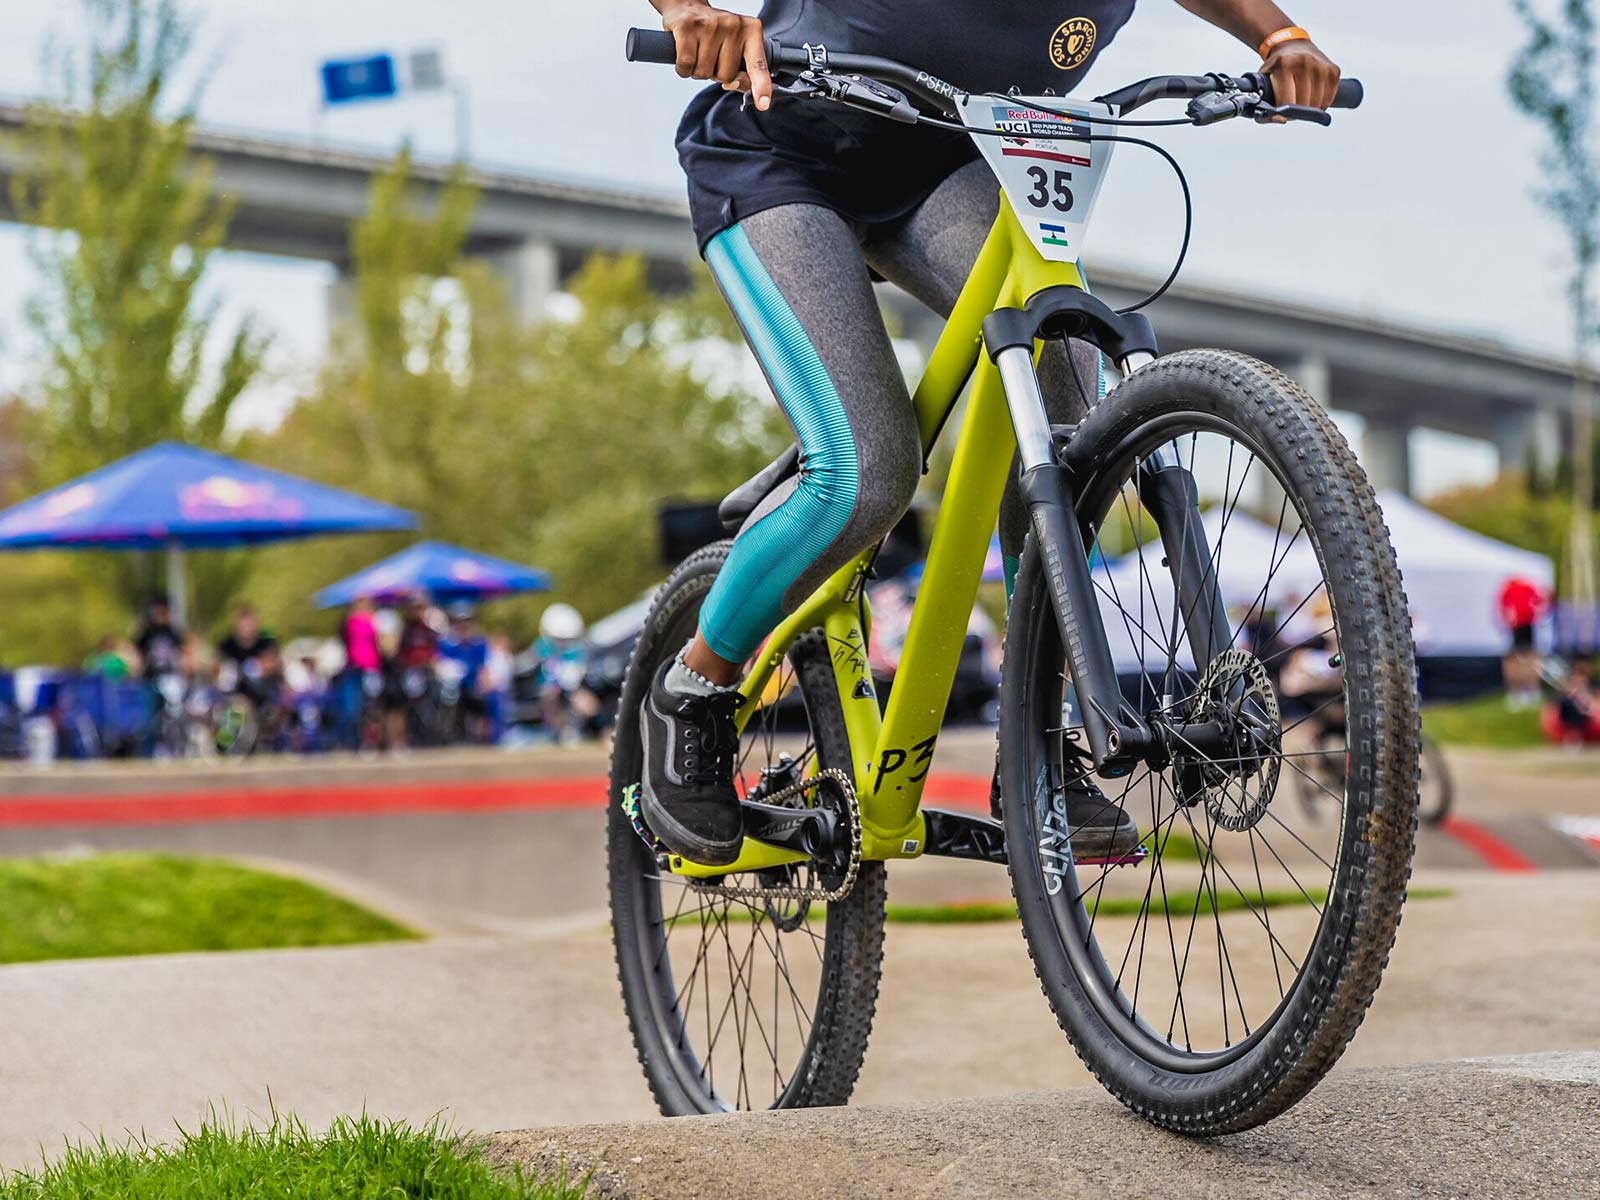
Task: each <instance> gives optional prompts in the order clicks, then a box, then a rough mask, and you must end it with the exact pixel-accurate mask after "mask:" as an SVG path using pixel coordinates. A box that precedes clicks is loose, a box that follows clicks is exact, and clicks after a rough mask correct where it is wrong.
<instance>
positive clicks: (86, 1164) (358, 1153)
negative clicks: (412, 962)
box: [0, 1114, 588, 1200]
mask: <svg viewBox="0 0 1600 1200" xmlns="http://www.w3.org/2000/svg"><path fill="white" fill-rule="evenodd" d="M587 1192H588V1179H587V1178H584V1179H580V1180H576V1181H568V1180H567V1179H565V1178H557V1179H553V1180H550V1179H546V1180H538V1179H532V1178H529V1177H527V1176H526V1175H524V1174H523V1172H522V1171H521V1169H520V1168H518V1169H515V1170H512V1171H510V1172H502V1171H499V1170H497V1169H496V1168H494V1167H491V1166H490V1165H489V1164H488V1163H486V1162H485V1161H484V1160H483V1152H482V1149H481V1148H480V1147H479V1146H477V1145H475V1144H474V1143H473V1142H471V1141H470V1140H469V1139H467V1138H466V1137H464V1136H462V1135H460V1134H454V1133H451V1132H449V1131H448V1130H446V1129H445V1128H444V1127H442V1126H441V1125H440V1124H439V1123H438V1122H437V1121H435V1122H431V1123H429V1124H428V1125H426V1126H424V1127H423V1128H421V1129H413V1128H411V1127H410V1126H408V1125H406V1124H405V1123H404V1122H402V1121H379V1120H376V1119H374V1118H372V1117H368V1116H366V1115H365V1114H363V1115H362V1116H360V1117H357V1118H353V1119H352V1118H340V1119H339V1120H337V1121H335V1122H334V1124H333V1127H332V1128H331V1129H329V1130H328V1132H327V1133H325V1134H320V1135H313V1134H312V1133H310V1132H309V1131H308V1130H307V1129H306V1127H305V1126H304V1125H303V1124H302V1123H301V1122H300V1121H299V1120H298V1119H297V1118H294V1117H288V1116H281V1115H280V1116H274V1118H273V1120H272V1123H271V1124H270V1125H268V1126H267V1127H266V1128H264V1129H246V1130H243V1131H241V1130H237V1129H235V1128H233V1127H232V1125H231V1123H229V1122H224V1121H219V1120H217V1118H216V1116H215V1114H213V1116H212V1118H211V1119H210V1120H208V1121H206V1122H204V1123H202V1124H201V1125H200V1127H199V1128H198V1129H196V1130H195V1131H194V1132H192V1133H184V1134H183V1135H182V1136H181V1138H180V1139H179V1141H178V1143H177V1144H176V1145H174V1146H171V1147H164V1146H159V1145H153V1144H151V1143H150V1142H148V1141H147V1140H145V1139H143V1138H134V1139H131V1140H130V1141H128V1142H126V1143H124V1144H120V1145H113V1144H111V1143H108V1142H107V1141H105V1139H103V1138H102V1139H100V1140H99V1141H98V1142H94V1143H91V1144H88V1145H78V1146H69V1147H68V1148H67V1150H66V1151H65V1153H63V1154H61V1155H60V1156H59V1157H57V1158H56V1159H55V1161H53V1162H51V1163H49V1164H47V1165H45V1166H42V1167H39V1168H35V1169H28V1170H21V1171H14V1172H11V1173H9V1174H7V1175H5V1176H3V1177H0V1200H69V1198H70V1200H78V1198H79V1197H93V1198H94V1200H180V1198H185V1200H186V1198H188V1197H204V1198H205V1200H244V1198H245V1197H251V1198H254V1197H291V1196H292V1197H295V1200H334V1198H335V1197H337V1198H338V1200H347V1198H350V1200H355V1198H363V1200H366V1198H370V1200H378V1198H379V1197H382V1198H384V1200H390V1198H393V1200H404V1198H406V1197H418V1198H421V1197H429V1198H430V1200H581V1197H583V1196H585V1195H586V1194H587Z"/></svg>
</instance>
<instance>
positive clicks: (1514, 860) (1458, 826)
mask: <svg viewBox="0 0 1600 1200" xmlns="http://www.w3.org/2000/svg"><path fill="white" fill-rule="evenodd" d="M1439 828H1440V829H1442V830H1444V832H1445V833H1448V834H1449V835H1450V836H1451V837H1453V838H1455V839H1456V841H1458V842H1460V843H1461V844H1462V845H1463V846H1465V847H1467V849H1469V850H1471V851H1472V852H1473V853H1474V854H1476V855H1477V856H1478V857H1479V858H1481V859H1483V861H1484V862H1485V863H1486V864H1488V865H1489V866H1491V867H1493V868H1494V869H1495V870H1496V871H1535V870H1538V868H1537V867H1535V866H1534V864H1533V862H1532V860H1531V859H1527V858H1524V857H1523V856H1522V854H1521V853H1519V852H1518V851H1517V850H1516V849H1514V848H1513V847H1511V846H1508V845H1507V844H1506V843H1505V842H1503V841H1501V840H1500V839H1499V838H1497V837H1496V836H1495V835H1494V834H1492V833H1490V832H1489V831H1488V830H1487V829H1485V828H1484V827H1483V826H1482V825H1479V824H1478V823H1477V822H1476V821H1469V820H1467V819H1466V818H1465V817H1458V816H1455V815H1453V814H1452V815H1450V816H1447V817H1445V819H1444V820H1443V821H1442V822H1440V824H1439Z"/></svg>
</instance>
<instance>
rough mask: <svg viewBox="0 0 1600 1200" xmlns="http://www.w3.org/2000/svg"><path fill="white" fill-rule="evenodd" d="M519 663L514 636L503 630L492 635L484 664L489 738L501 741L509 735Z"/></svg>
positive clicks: (484, 688)
mask: <svg viewBox="0 0 1600 1200" xmlns="http://www.w3.org/2000/svg"><path fill="white" fill-rule="evenodd" d="M515 674H516V664H515V661H514V656H513V655H512V653H511V639H510V638H508V637H507V636H506V635H505V634H503V633H492V634H490V635H489V652H488V655H487V656H486V658H485V661H484V664H483V704H484V711H485V714H486V715H487V717H488V720H489V733H488V737H489V741H491V742H495V743H498V742H499V741H500V739H501V738H502V737H503V736H504V735H505V731H506V720H507V718H508V717H509V715H510V706H511V681H512V677H513V676H514V675H515Z"/></svg>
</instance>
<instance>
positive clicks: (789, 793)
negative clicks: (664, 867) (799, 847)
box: [622, 767, 861, 904]
mask: <svg viewBox="0 0 1600 1200" xmlns="http://www.w3.org/2000/svg"><path fill="white" fill-rule="evenodd" d="M825 779H827V780H832V781H833V782H834V783H836V784H838V786H839V791H840V793H841V794H842V795H843V797H844V805H845V811H846V813H847V814H848V815H849V818H850V865H849V866H848V867H847V868H846V869H845V873H844V878H843V879H841V880H840V881H839V886H838V887H835V888H823V887H798V886H796V885H794V884H771V885H767V886H763V887H741V886H735V885H732V884H725V883H709V882H705V881H702V880H699V879H690V880H689V886H690V887H691V888H693V889H694V891H696V892H697V893H699V894H700V895H703V896H722V897H725V898H727V899H729V900H760V901H771V900H793V901H796V902H799V903H809V902H811V901H813V900H815V901H818V902H820V903H824V904H831V903H833V902H834V901H836V900H843V899H844V898H845V897H846V896H848V895H849V894H850V892H851V890H852V889H853V888H854V887H855V885H856V876H857V874H858V873H859V872H860V869H861V805H860V802H859V801H858V800H857V799H856V789H855V784H854V783H852V782H851V780H850V776H848V775H846V774H845V773H844V772H843V771H841V770H839V769H838V768H837V767H828V768H827V769H825V770H821V771H818V772H817V773H816V774H815V775H812V776H810V777H809V778H807V779H802V780H801V781H800V782H799V783H795V784H791V785H790V786H789V787H786V788H782V789H780V790H778V791H776V792H773V793H772V794H771V795H768V796H763V797H762V798H761V802H762V803H763V804H781V803H782V802H783V801H785V800H788V799H789V798H791V797H793V796H802V797H803V796H804V795H805V793H806V792H807V791H808V790H810V789H811V788H814V787H816V786H817V785H818V784H819V783H821V782H822V781H823V780H825ZM622 811H623V812H624V813H626V814H627V817H628V821H629V823H630V824H631V825H632V826H633V831H634V832H635V833H637V834H638V835H639V837H640V838H641V839H643V841H644V844H645V845H646V846H648V847H650V850H651V852H652V853H655V854H658V855H659V854H667V853H670V851H668V850H666V849H665V848H664V847H663V846H662V845H661V842H660V841H659V840H658V839H657V838H656V836H655V834H654V833H652V832H651V830H650V827H649V826H648V825H646V824H645V822H644V817H643V815H642V814H641V813H640V811H639V785H638V784H634V785H633V786H632V787H630V788H628V789H627V791H625V792H624V793H623V800H622ZM806 861H810V862H813V863H815V862H816V860H815V859H810V860H806ZM796 865H798V864H796ZM818 865H820V864H818Z"/></svg>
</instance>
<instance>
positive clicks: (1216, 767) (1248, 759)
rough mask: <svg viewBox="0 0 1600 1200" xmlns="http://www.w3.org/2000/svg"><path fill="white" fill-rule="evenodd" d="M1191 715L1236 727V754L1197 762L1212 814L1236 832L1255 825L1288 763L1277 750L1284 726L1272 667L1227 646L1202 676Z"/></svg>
mask: <svg viewBox="0 0 1600 1200" xmlns="http://www.w3.org/2000/svg"><path fill="white" fill-rule="evenodd" d="M1190 719H1191V720H1194V721H1220V722H1222V723H1223V725H1224V726H1225V727H1228V728H1231V729H1233V730H1235V731H1236V734H1235V737H1234V745H1235V746H1236V747H1237V749H1236V751H1235V753H1236V755H1237V758H1236V759H1234V760H1233V761H1226V760H1225V761H1221V762H1217V761H1206V760H1203V759H1202V760H1199V761H1198V762H1196V763H1195V766H1196V767H1197V768H1198V772H1199V777H1200V781H1201V787H1202V790H1203V794H1204V798H1205V803H1206V811H1207V812H1208V813H1210V814H1211V819H1212V820H1213V821H1215V822H1216V823H1217V824H1218V825H1220V826H1221V827H1222V828H1224V829H1227V830H1230V831H1232V832H1234V833H1242V832H1243V831H1245V830H1246V829H1250V828H1252V827H1254V826H1255V824H1256V823H1257V822H1258V821H1260V820H1261V818H1262V817H1264V816H1265V815H1266V813H1267V806H1268V805H1270V804H1271V803H1272V797H1273V795H1274V793H1276V791H1277V789H1278V774H1279V771H1280V769H1281V767H1282V764H1281V762H1280V761H1279V759H1278V758H1277V757H1276V756H1275V755H1273V754H1272V753H1271V750H1272V748H1273V747H1274V746H1275V745H1276V743H1277V739H1278V736H1279V733H1280V731H1281V729H1282V728H1283V726H1282V722H1281V721H1280V720H1279V715H1278V695H1277V693H1276V692H1275V691H1273V688H1272V678H1271V676H1270V675H1268V673H1267V668H1266V667H1265V666H1264V665H1263V664H1262V662H1261V660H1260V659H1258V658H1257V657H1256V656H1255V655H1254V654H1252V653H1250V651H1248V650H1241V649H1233V650H1225V651H1223V652H1222V653H1221V654H1219V655H1217V657H1216V658H1214V659H1212V660H1211V664H1210V665H1209V666H1208V667H1207V668H1206V670H1205V673H1204V674H1203V675H1201V677H1200V682H1199V683H1198V685H1197V686H1196V688H1195V708H1194V711H1193V714H1192V716H1191V718H1190ZM1252 789H1253V794H1252Z"/></svg>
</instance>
